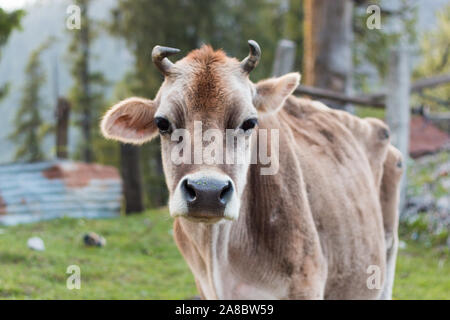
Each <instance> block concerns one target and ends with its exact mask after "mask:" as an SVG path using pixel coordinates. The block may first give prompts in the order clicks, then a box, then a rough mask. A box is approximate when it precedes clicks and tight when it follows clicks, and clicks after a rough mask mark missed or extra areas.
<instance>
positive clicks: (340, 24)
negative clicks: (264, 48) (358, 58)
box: [302, 0, 353, 109]
mask: <svg viewBox="0 0 450 320" xmlns="http://www.w3.org/2000/svg"><path fill="white" fill-rule="evenodd" d="M304 12H305V20H304V58H303V81H302V82H303V84H305V85H309V86H315V87H319V88H323V89H329V90H333V91H336V92H341V93H345V94H351V93H352V92H351V89H352V78H351V75H352V69H353V64H352V41H353V30H352V16H353V1H351V0H332V1H330V0H304ZM324 102H325V103H326V104H328V105H329V106H331V107H334V108H340V109H345V108H346V107H345V105H342V104H338V103H336V102H333V101H328V100H327V101H325V100H324Z"/></svg>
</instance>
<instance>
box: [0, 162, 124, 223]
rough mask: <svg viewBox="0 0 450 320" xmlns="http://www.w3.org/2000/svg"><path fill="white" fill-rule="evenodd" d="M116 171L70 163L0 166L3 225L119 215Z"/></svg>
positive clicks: (120, 187) (103, 167)
mask: <svg viewBox="0 0 450 320" xmlns="http://www.w3.org/2000/svg"><path fill="white" fill-rule="evenodd" d="M121 202H122V181H121V178H120V175H119V172H118V171H117V169H116V168H114V167H110V166H102V165H98V164H86V163H81V162H74V161H69V160H55V161H48V162H38V163H15V164H8V165H0V224H3V225H14V224H18V223H28V222H34V221H39V220H48V219H54V218H58V217H63V216H67V217H74V218H106V217H115V216H118V215H119V213H120V206H121Z"/></svg>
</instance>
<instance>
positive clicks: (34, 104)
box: [9, 41, 50, 162]
mask: <svg viewBox="0 0 450 320" xmlns="http://www.w3.org/2000/svg"><path fill="white" fill-rule="evenodd" d="M49 45H50V42H49V41H46V42H45V43H44V44H42V45H41V46H39V47H38V48H37V49H36V50H34V51H33V52H32V53H31V55H30V58H29V60H28V63H27V65H26V68H25V75H26V80H25V86H24V88H23V93H22V99H21V103H20V107H19V109H18V110H17V113H16V115H15V118H14V124H15V126H14V127H15V130H14V132H13V133H11V135H10V136H9V138H10V140H11V141H12V142H14V143H16V144H17V145H18V146H17V149H16V153H15V160H21V161H25V162H37V161H42V160H44V158H45V156H44V153H43V152H42V148H41V144H42V140H43V138H44V134H43V131H42V129H43V124H44V123H43V121H42V117H41V114H40V109H41V108H42V107H43V100H42V98H41V96H40V91H41V88H42V86H43V85H44V83H45V81H46V74H45V72H44V70H43V69H42V66H41V61H40V57H41V54H42V52H43V51H44V50H45V49H47V48H48V46H49Z"/></svg>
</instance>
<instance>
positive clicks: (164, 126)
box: [155, 117, 170, 133]
mask: <svg viewBox="0 0 450 320" xmlns="http://www.w3.org/2000/svg"><path fill="white" fill-rule="evenodd" d="M155 123H156V126H157V127H158V129H159V131H160V132H161V133H167V132H169V131H170V122H169V120H167V119H166V118H163V117H156V118H155Z"/></svg>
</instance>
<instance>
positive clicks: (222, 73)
mask: <svg viewBox="0 0 450 320" xmlns="http://www.w3.org/2000/svg"><path fill="white" fill-rule="evenodd" d="M174 67H175V70H174V76H173V77H171V78H168V79H166V82H165V84H164V90H162V92H161V94H162V101H161V102H162V104H163V106H162V108H163V109H165V111H166V112H168V111H169V110H167V109H168V108H172V109H173V108H174V106H176V107H177V108H183V109H184V111H185V112H186V111H187V112H191V113H204V114H211V113H215V114H216V115H217V116H220V115H222V114H224V113H226V112H227V111H228V109H229V108H231V107H233V108H234V109H236V107H245V106H247V107H248V106H251V97H252V93H251V90H252V86H251V82H250V81H249V80H248V77H247V75H245V74H244V73H243V72H242V71H241V68H240V62H239V61H238V60H237V59H235V58H230V57H227V56H226V54H225V53H224V52H223V51H222V50H217V51H214V50H213V49H212V48H211V47H210V46H203V47H201V48H200V49H197V50H194V51H192V52H190V53H189V54H188V55H187V56H186V57H185V58H183V59H181V60H179V61H178V62H177V63H176V64H175V66H174ZM172 111H173V110H172Z"/></svg>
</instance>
